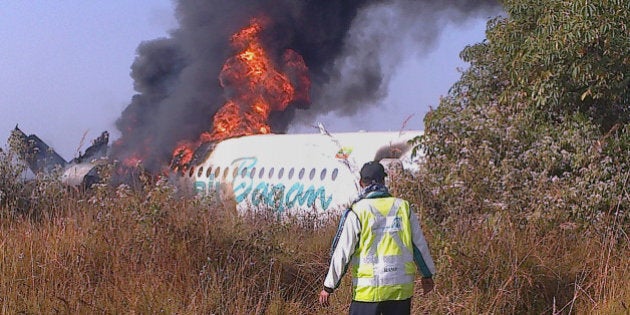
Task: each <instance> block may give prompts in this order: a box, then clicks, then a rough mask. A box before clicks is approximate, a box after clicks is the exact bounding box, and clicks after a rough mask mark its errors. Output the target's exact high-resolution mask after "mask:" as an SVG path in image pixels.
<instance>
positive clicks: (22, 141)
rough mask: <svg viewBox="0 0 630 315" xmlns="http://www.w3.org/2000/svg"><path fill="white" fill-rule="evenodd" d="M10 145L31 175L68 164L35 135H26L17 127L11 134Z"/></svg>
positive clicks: (50, 170)
mask: <svg viewBox="0 0 630 315" xmlns="http://www.w3.org/2000/svg"><path fill="white" fill-rule="evenodd" d="M10 139H11V140H10V143H11V144H12V145H13V146H14V149H15V150H16V151H17V153H18V154H19V156H20V158H21V159H22V160H24V161H26V164H27V165H28V167H29V168H30V169H31V171H33V173H35V174H37V173H41V172H44V173H47V172H52V171H53V170H55V169H58V168H63V167H65V166H66V165H67V164H68V162H67V161H66V160H64V159H63V158H62V157H61V156H60V155H59V154H57V152H55V150H53V149H52V148H51V147H49V146H48V145H47V144H46V143H45V142H44V141H42V139H40V138H39V137H38V136H36V135H28V136H27V135H26V134H25V133H24V132H22V130H20V128H18V126H15V129H14V130H13V132H12V133H11V138H10Z"/></svg>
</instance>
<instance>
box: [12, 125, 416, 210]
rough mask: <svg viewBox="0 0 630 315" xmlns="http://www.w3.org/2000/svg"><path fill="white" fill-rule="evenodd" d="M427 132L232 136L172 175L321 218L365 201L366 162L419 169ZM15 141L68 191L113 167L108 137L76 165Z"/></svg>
mask: <svg viewBox="0 0 630 315" xmlns="http://www.w3.org/2000/svg"><path fill="white" fill-rule="evenodd" d="M419 135H422V132H421V131H405V132H354V133H335V134H330V133H328V132H327V131H325V130H324V129H323V128H321V129H320V133H317V134H258V135H248V136H242V137H235V138H229V139H225V140H221V141H217V142H208V143H204V144H203V145H201V146H200V147H198V148H197V149H196V150H195V152H194V155H193V157H192V159H191V160H190V161H188V163H187V164H185V165H180V164H177V163H176V162H177V161H173V162H172V164H171V168H170V170H169V172H170V174H169V177H170V178H171V179H174V182H175V183H176V184H177V185H178V187H180V188H182V189H185V190H192V191H194V192H195V193H197V194H201V195H216V196H219V198H220V200H221V201H222V202H223V203H224V204H225V205H227V206H230V207H235V208H236V209H237V210H238V211H239V212H241V213H243V212H247V211H249V210H251V209H259V208H264V209H272V210H274V211H276V212H277V213H291V214H303V213H305V212H306V213H314V214H321V213H325V212H330V211H334V210H335V209H339V208H342V207H345V206H346V205H347V204H348V203H350V202H351V201H352V200H354V199H355V198H356V197H357V196H358V193H359V190H360V188H359V184H358V171H359V168H360V167H361V165H363V163H365V162H368V161H380V162H381V163H383V164H384V165H385V166H386V168H387V169H388V173H389V174H392V175H393V174H399V173H400V172H414V171H416V170H417V169H418V167H419V165H420V164H419V163H420V161H419V160H420V159H421V158H422V157H421V156H420V157H418V156H416V157H414V156H412V154H411V151H412V150H411V149H412V146H411V144H410V143H409V140H411V139H413V138H415V137H417V136H419ZM12 136H13V137H18V139H19V140H20V142H21V143H22V144H23V146H22V148H21V150H19V154H20V157H21V158H22V159H23V160H24V161H25V162H26V163H27V165H28V166H29V168H30V169H31V171H33V173H36V174H37V173H42V172H44V173H51V172H56V171H59V172H60V174H61V177H60V178H61V181H62V183H64V184H66V185H68V186H72V187H84V188H89V187H90V186H91V185H93V184H94V183H97V182H99V181H101V176H100V174H99V172H100V170H101V169H102V168H101V167H102V166H104V165H106V164H108V163H111V162H112V161H111V160H110V159H108V158H107V145H108V140H109V134H108V133H107V132H103V133H102V134H101V136H100V137H98V138H97V139H95V140H94V141H93V143H92V145H91V146H90V147H89V148H88V149H87V150H86V151H85V153H83V154H80V155H79V157H77V158H74V159H72V160H71V161H69V162H67V161H65V160H64V159H63V158H62V157H61V156H60V155H59V154H57V153H56V152H55V151H54V150H53V149H52V148H51V147H49V146H48V145H47V144H46V143H44V142H43V141H42V140H41V139H40V138H39V137H37V136H36V135H28V136H27V135H26V134H24V133H23V132H22V131H21V130H20V129H19V128H18V127H17V126H16V128H15V130H14V131H13V135H12ZM162 175H163V174H162ZM395 179H396V177H395V176H390V178H389V180H395Z"/></svg>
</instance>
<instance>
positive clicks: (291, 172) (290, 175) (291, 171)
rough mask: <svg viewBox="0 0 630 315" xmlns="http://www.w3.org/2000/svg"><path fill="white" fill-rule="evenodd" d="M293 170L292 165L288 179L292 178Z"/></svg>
mask: <svg viewBox="0 0 630 315" xmlns="http://www.w3.org/2000/svg"><path fill="white" fill-rule="evenodd" d="M294 171H295V170H294V169H293V167H292V168H291V169H290V170H289V179H291V178H293V172H294Z"/></svg>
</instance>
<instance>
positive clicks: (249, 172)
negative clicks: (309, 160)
mask: <svg viewBox="0 0 630 315" xmlns="http://www.w3.org/2000/svg"><path fill="white" fill-rule="evenodd" d="M265 171H267V172H266V173H265ZM275 171H276V169H275V168H274V167H271V168H269V169H268V170H265V168H264V167H261V168H260V169H256V167H253V168H251V169H250V168H243V169H241V171H240V174H239V170H238V168H233V169H232V177H234V178H236V177H237V176H239V175H240V176H241V178H245V177H246V176H249V178H252V179H253V178H254V177H255V176H256V172H258V178H259V179H263V178H268V179H272V178H273V177H274V174H275V175H276V176H277V177H278V179H282V178H283V177H284V175H285V169H284V167H281V168H279V169H278V172H277V173H276V172H275ZM295 172H296V169H295V168H293V167H292V168H290V169H289V171H288V172H287V174H286V176H287V178H288V179H293V177H294V176H295ZM213 173H214V177H215V178H219V176H221V167H220V166H219V167H216V168H214V169H213V168H212V166H211V167H209V168H208V169H207V170H206V172H205V175H206V177H207V178H209V177H210V175H211V174H213ZM317 173H318V172H317V170H316V169H315V168H312V169H311V170H310V172H309V173H308V179H309V180H313V179H314V178H315V176H316V175H319V179H320V180H324V179H325V178H326V175H327V174H328V170H327V169H326V168H324V169H322V170H321V171H320V172H319V174H317ZM193 174H194V168H191V169H190V171H189V172H188V176H189V177H192V175H193ZM203 174H204V168H203V166H201V167H199V168H198V169H197V177H201V176H203ZM228 174H230V168H229V167H226V168H224V169H223V179H226V178H227V176H228ZM338 174H339V169H337V168H335V169H333V170H332V172H331V173H330V179H332V180H333V181H334V180H336V179H337V175H338ZM305 175H306V169H305V168H301V169H300V170H299V171H298V172H297V178H298V179H300V180H302V179H303V178H304V176H305Z"/></svg>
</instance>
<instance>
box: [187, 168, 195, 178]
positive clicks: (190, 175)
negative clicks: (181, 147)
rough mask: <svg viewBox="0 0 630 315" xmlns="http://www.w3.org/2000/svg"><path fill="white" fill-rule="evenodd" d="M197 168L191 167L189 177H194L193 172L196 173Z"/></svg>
mask: <svg viewBox="0 0 630 315" xmlns="http://www.w3.org/2000/svg"><path fill="white" fill-rule="evenodd" d="M194 170H195V168H194V167H191V168H190V171H188V177H192V174H193V173H194Z"/></svg>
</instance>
